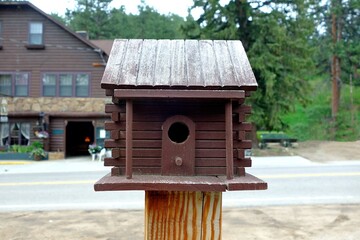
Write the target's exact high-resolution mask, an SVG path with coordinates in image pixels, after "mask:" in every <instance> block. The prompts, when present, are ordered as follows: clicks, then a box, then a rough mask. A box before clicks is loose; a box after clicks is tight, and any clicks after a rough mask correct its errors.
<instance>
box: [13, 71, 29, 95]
mask: <svg viewBox="0 0 360 240" xmlns="http://www.w3.org/2000/svg"><path fill="white" fill-rule="evenodd" d="M28 86H29V79H28V74H27V73H17V74H15V96H17V97H26V96H27V95H28Z"/></svg>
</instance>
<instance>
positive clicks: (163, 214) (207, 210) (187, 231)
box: [145, 191, 222, 240]
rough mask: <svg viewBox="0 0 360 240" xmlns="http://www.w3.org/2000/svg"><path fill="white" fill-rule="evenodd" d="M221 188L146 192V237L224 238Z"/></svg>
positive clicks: (157, 239) (168, 239)
mask: <svg viewBox="0 0 360 240" xmlns="http://www.w3.org/2000/svg"><path fill="white" fill-rule="evenodd" d="M221 199H222V194H221V192H199V191H197V192H177V191H176V192H174V191H170V192H167V191H146V192H145V239H146V240H165V239H166V240H175V239H183V240H187V239H193V240H206V239H209V240H216V239H221V220H222V219H221V216H222V213H221V204H222V203H221Z"/></svg>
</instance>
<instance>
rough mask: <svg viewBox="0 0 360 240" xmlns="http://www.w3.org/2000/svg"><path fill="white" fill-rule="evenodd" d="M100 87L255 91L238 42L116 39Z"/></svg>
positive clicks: (251, 73) (240, 44) (251, 75)
mask: <svg viewBox="0 0 360 240" xmlns="http://www.w3.org/2000/svg"><path fill="white" fill-rule="evenodd" d="M101 86H102V88H105V89H114V88H119V87H125V88H129V87H134V86H136V87H162V88H166V87H174V86H176V87H183V88H184V87H185V88H208V87H210V88H213V89H222V88H226V87H229V88H232V89H244V90H255V89H256V87H257V83H256V80H255V77H254V74H253V72H252V69H251V66H250V63H249V60H248V58H247V56H246V53H245V51H244V48H243V46H242V43H241V42H240V41H225V40H215V41H213V40H168V39H163V40H150V39H148V40H139V39H131V40H124V39H118V40H115V41H114V45H113V50H112V52H111V54H110V58H109V62H108V64H107V68H106V70H105V74H104V77H103V79H102V84H101Z"/></svg>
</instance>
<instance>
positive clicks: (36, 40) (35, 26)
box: [29, 22, 43, 45]
mask: <svg viewBox="0 0 360 240" xmlns="http://www.w3.org/2000/svg"><path fill="white" fill-rule="evenodd" d="M29 44H30V45H43V23H42V22H30V24H29Z"/></svg>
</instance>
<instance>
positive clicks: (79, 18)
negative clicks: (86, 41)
mask: <svg viewBox="0 0 360 240" xmlns="http://www.w3.org/2000/svg"><path fill="white" fill-rule="evenodd" d="M76 2H77V6H76V9H75V10H69V9H67V11H66V14H65V16H66V22H68V23H69V25H70V27H71V28H72V29H74V30H76V31H87V32H88V35H89V38H90V39H107V38H108V36H109V33H110V31H111V29H110V25H109V13H110V10H109V4H110V3H111V2H112V0H76Z"/></svg>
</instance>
